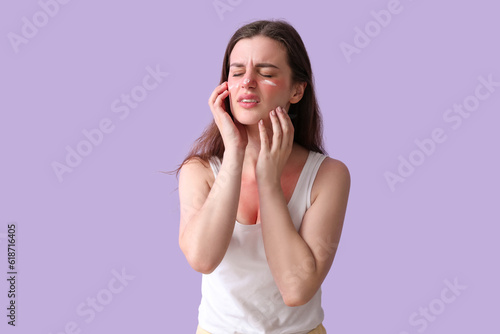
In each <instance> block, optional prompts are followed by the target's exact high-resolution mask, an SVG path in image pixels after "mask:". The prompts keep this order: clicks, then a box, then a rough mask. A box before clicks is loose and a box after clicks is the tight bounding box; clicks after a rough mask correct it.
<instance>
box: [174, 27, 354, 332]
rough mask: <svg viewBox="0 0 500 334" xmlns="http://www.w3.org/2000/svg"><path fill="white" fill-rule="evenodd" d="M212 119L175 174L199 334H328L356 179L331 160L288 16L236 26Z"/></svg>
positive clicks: (303, 57)
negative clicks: (333, 278)
mask: <svg viewBox="0 0 500 334" xmlns="http://www.w3.org/2000/svg"><path fill="white" fill-rule="evenodd" d="M208 103H209V106H210V109H211V111H212V114H213V117H214V120H213V122H212V123H211V124H210V126H209V127H208V128H207V129H206V130H205V132H204V133H203V135H202V136H201V137H200V138H198V140H197V144H196V145H195V146H194V147H193V148H192V149H191V151H190V153H189V154H188V156H187V157H186V159H185V160H184V161H183V163H182V164H181V165H180V167H179V168H178V169H177V172H179V171H180V177H179V198H180V206H181V217H180V230H179V245H180V248H181V249H182V251H183V253H184V255H185V256H186V259H187V261H188V262H189V264H190V265H191V267H192V268H193V269H194V270H196V271H198V272H201V273H203V276H202V300H201V304H200V306H199V314H198V330H197V333H211V334H221V333H245V334H251V333H276V334H285V333H295V334H302V333H326V330H325V328H324V327H323V325H322V322H323V320H324V312H323V309H322V306H321V284H322V282H323V281H324V279H325V277H326V275H327V274H328V271H329V270H330V267H331V265H332V263H333V259H334V256H335V253H336V249H337V245H338V243H339V240H340V236H341V232H342V226H343V221H344V216H345V212H346V207H347V201H348V196H349V189H350V174H349V171H348V169H347V167H346V166H345V165H344V164H343V163H342V162H341V161H339V160H336V159H333V158H330V157H328V156H326V155H325V153H324V152H325V151H324V149H323V140H322V122H321V115H320V112H319V108H318V105H317V101H316V97H315V92H314V86H313V75H312V71H311V65H310V61H309V57H308V55H307V51H306V49H305V47H304V44H303V42H302V39H301V38H300V36H299V34H298V33H297V31H296V30H295V29H294V28H293V27H292V26H291V25H290V24H288V23H286V22H284V21H256V22H252V23H250V24H247V25H245V26H243V27H241V28H240V29H238V30H237V31H236V32H235V34H234V35H233V37H232V38H231V40H230V41H229V44H228V46H227V49H226V53H225V55H224V60H223V64H222V77H221V81H220V85H219V86H218V87H216V88H215V90H214V91H213V93H212V95H211V96H210V98H209V101H208Z"/></svg>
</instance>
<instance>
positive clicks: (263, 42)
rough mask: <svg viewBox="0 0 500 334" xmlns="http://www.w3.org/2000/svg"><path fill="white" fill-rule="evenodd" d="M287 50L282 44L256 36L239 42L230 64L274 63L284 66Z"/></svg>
mask: <svg viewBox="0 0 500 334" xmlns="http://www.w3.org/2000/svg"><path fill="white" fill-rule="evenodd" d="M286 60H287V58H286V50H285V47H284V46H283V45H281V43H279V42H277V41H275V40H274V39H271V38H269V37H265V36H254V37H252V38H244V39H241V40H239V41H238V42H237V43H236V45H235V46H234V48H233V50H232V52H231V55H230V56H229V63H230V64H231V63H242V64H246V63H247V62H249V61H251V62H253V63H274V64H276V65H278V66H279V65H280V64H281V65H283V64H285V63H286Z"/></svg>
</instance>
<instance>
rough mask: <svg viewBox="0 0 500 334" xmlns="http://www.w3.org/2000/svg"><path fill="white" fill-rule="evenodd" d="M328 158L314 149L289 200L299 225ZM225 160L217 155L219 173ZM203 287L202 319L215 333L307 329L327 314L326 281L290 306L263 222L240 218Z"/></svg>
mask: <svg viewBox="0 0 500 334" xmlns="http://www.w3.org/2000/svg"><path fill="white" fill-rule="evenodd" d="M325 158H326V155H323V154H321V153H318V152H313V151H309V156H308V158H307V161H306V163H305V165H304V168H303V169H302V172H301V174H300V176H299V179H298V181H297V185H296V186H295V189H294V192H293V194H292V197H291V198H290V201H289V203H288V210H289V212H290V216H291V218H292V221H293V224H294V226H295V228H296V230H297V231H298V230H299V228H300V225H301V223H302V218H303V216H304V213H305V212H306V210H307V209H309V207H310V206H311V189H312V186H313V182H314V179H315V178H316V174H317V172H318V169H319V166H320V165H321V163H322V162H323V160H324V159H325ZM220 165H221V162H220V159H219V158H218V157H216V156H214V157H213V158H212V160H211V161H210V166H211V167H212V170H213V172H214V175H215V177H217V173H218V172H219V168H220ZM242 191H244V189H242ZM201 291H202V298H201V303H200V306H199V308H198V324H199V326H200V327H201V328H203V329H204V330H206V331H208V332H210V333H212V334H261V333H266V334H292V333H293V334H305V333H307V332H309V331H311V330H312V329H314V328H315V327H317V326H318V325H319V324H320V323H322V322H323V319H324V312H323V308H322V307H321V287H320V288H319V289H318V291H317V292H316V294H315V295H314V296H313V298H312V299H311V300H310V301H309V302H308V303H306V304H304V305H301V306H294V307H290V306H287V305H286V304H285V303H284V302H283V299H282V297H281V294H280V292H279V290H278V287H277V286H276V283H275V282H274V278H273V276H272V274H271V270H270V268H269V265H268V263H267V260H266V253H265V251H264V241H263V238H262V229H261V224H255V225H245V224H241V223H239V222H238V221H236V222H235V227H234V231H233V235H232V238H231V241H230V243H229V247H228V249H227V251H226V254H225V256H224V258H223V259H222V261H221V263H220V264H219V265H218V266H217V268H216V269H215V270H214V271H213V272H212V273H210V274H208V275H206V274H203V275H202V288H201Z"/></svg>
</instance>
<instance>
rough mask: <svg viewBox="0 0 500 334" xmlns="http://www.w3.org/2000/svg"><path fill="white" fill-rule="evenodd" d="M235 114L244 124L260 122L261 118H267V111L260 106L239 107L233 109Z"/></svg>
mask: <svg viewBox="0 0 500 334" xmlns="http://www.w3.org/2000/svg"><path fill="white" fill-rule="evenodd" d="M233 116H234V117H235V118H236V120H237V121H238V122H240V123H241V124H244V125H253V124H258V123H259V120H260V119H261V118H266V116H267V115H266V113H263V112H262V111H261V110H259V109H258V108H252V109H244V108H238V109H236V110H233Z"/></svg>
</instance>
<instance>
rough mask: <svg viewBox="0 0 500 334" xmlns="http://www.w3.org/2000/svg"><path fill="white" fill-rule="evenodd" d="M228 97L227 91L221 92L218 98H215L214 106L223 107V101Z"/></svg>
mask: <svg viewBox="0 0 500 334" xmlns="http://www.w3.org/2000/svg"><path fill="white" fill-rule="evenodd" d="M228 95H229V91H228V90H224V91H222V92H221V93H220V94H219V96H217V98H216V99H215V103H214V105H215V106H218V107H223V106H224V99H225V98H226V97H228Z"/></svg>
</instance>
